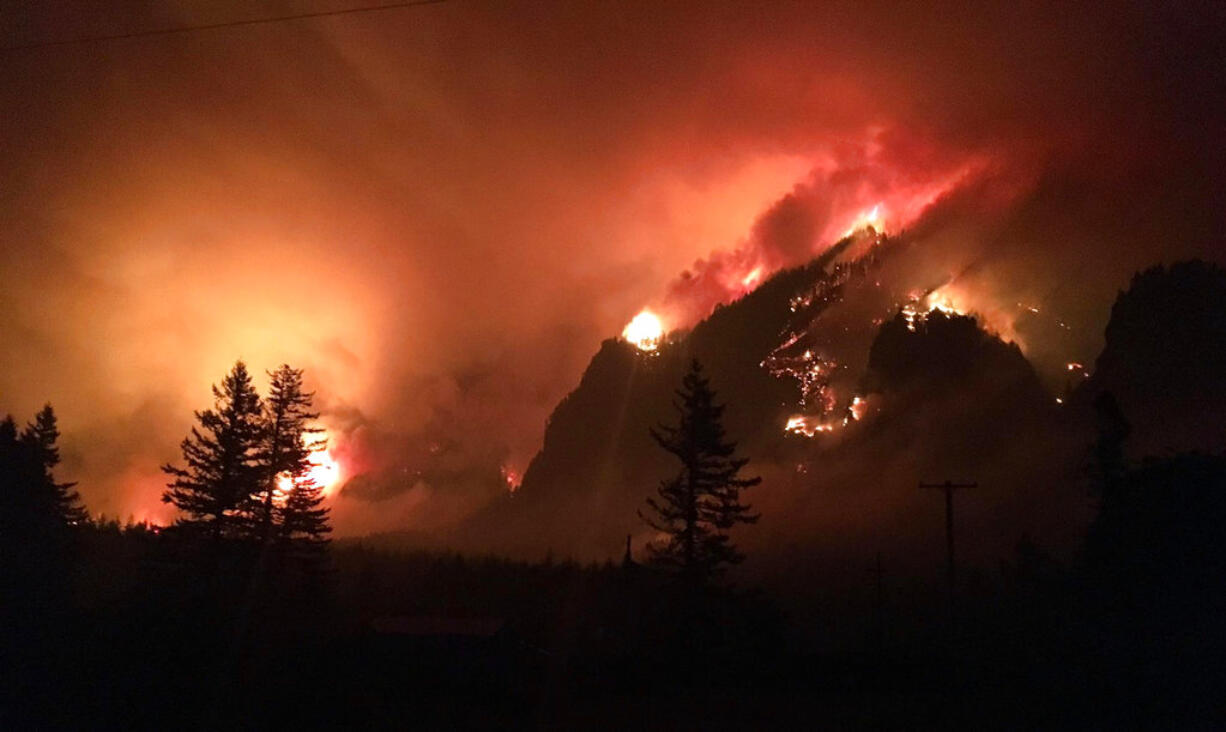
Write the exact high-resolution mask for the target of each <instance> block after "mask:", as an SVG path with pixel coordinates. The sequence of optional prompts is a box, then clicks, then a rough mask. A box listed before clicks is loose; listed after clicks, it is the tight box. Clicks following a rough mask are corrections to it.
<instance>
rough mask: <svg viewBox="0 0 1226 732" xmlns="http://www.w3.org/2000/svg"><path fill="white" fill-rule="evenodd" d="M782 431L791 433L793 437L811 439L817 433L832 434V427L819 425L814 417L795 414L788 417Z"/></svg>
mask: <svg viewBox="0 0 1226 732" xmlns="http://www.w3.org/2000/svg"><path fill="white" fill-rule="evenodd" d="M783 429H784V431H786V432H791V433H792V434H794V435H804V436H805V437H812V436H814V435H816V434H817V433H818V432H833V431H834V425H830V424H823V423H820V422H818V421H817V418H815V417H808V416H805V415H803V414H796V415H793V416H791V417H788V422H787V425H786V426H785V427H784V428H783Z"/></svg>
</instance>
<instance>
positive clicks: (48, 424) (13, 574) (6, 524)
mask: <svg viewBox="0 0 1226 732" xmlns="http://www.w3.org/2000/svg"><path fill="white" fill-rule="evenodd" d="M58 436H59V431H58V430H57V428H56V424H55V413H54V411H53V410H52V409H51V407H50V406H47V407H45V408H44V409H43V410H42V411H41V412H39V414H38V416H37V417H36V418H35V421H34V422H33V423H31V424H29V425H28V426H27V427H26V428H25V429H24V430H22V431H20V432H18V429H17V425H16V423H15V422H14V421H13V418H12V417H5V418H4V419H3V420H0V607H6V609H12V610H14V611H15V612H20V611H21V610H22V609H25V610H31V609H36V614H37V613H41V612H44V611H46V610H51V609H54V608H56V607H57V606H59V605H60V604H61V603H62V601H63V599H64V597H65V594H66V592H67V591H68V586H69V575H70V569H71V568H70V561H71V550H72V536H71V532H70V527H71V526H72V525H76V524H80V523H83V522H85V521H86V520H87V518H88V515H87V514H86V512H85V509H84V508H83V507H82V506H81V505H80V499H79V496H77V494H76V492H74V491H72V490H71V485H72V484H66V483H57V482H56V481H55V477H54V474H53V469H54V468H55V466H56V465H57V464H58V463H59V450H58V449H57V447H56V440H57V438H58ZM19 606H20V607H19ZM31 617H33V616H31Z"/></svg>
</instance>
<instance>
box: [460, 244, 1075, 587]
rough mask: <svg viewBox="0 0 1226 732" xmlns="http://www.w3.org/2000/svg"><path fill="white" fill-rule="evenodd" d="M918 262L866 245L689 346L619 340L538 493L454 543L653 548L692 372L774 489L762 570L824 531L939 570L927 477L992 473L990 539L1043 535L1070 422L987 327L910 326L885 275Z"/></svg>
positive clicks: (544, 466) (1007, 543) (600, 358)
mask: <svg viewBox="0 0 1226 732" xmlns="http://www.w3.org/2000/svg"><path fill="white" fill-rule="evenodd" d="M903 249H904V244H900V243H898V242H894V241H891V240H889V239H887V238H885V237H879V236H876V235H875V234H873V233H872V232H867V234H866V235H861V236H860V237H854V238H849V239H846V240H844V241H842V242H840V243H839V244H838V245H836V246H835V247H834V248H832V249H831V250H829V251H828V252H827V253H826V254H824V255H823V256H821V257H819V258H817V259H815V260H813V261H812V262H811V263H809V264H807V265H805V266H803V267H800V268H796V269H792V270H786V271H783V272H781V273H779V274H777V275H776V276H775V277H773V278H771V279H769V280H768V281H767V282H765V283H764V284H763V285H762V286H761V287H759V288H758V289H756V290H754V291H753V292H751V293H749V294H747V295H746V296H744V297H743V298H741V299H739V300H737V301H735V302H733V303H730V304H728V305H725V306H721V307H719V308H717V309H716V310H715V311H714V312H713V313H712V314H711V315H710V316H709V317H708V318H707V319H705V320H703V321H702V322H700V323H699V324H697V325H696V326H695V327H694V328H693V329H692V330H691V331H689V332H679V333H673V334H670V336H669V337H668V338H667V339H666V342H665V343H663V344H662V345H661V347H660V348H659V350H657V351H652V352H642V351H639V350H638V349H636V348H635V347H634V346H633V345H631V344H630V343H627V342H625V341H622V340H619V339H610V340H608V341H605V342H604V343H603V344H602V345H601V348H600V350H599V352H598V353H597V354H596V355H595V356H594V357H593V359H592V361H591V363H590V364H589V365H588V368H587V370H586V372H585V373H584V375H583V377H582V379H581V381H580V383H579V385H578V387H577V388H576V389H575V390H574V391H573V392H571V394H569V395H568V396H567V397H566V398H565V399H563V400H562V402H561V403H560V404H559V405H558V406H557V408H556V409H555V410H554V413H553V415H552V416H551V417H550V420H549V422H548V425H547V428H546V432H545V438H544V444H543V446H542V449H541V451H540V452H539V453H538V454H537V455H536V457H535V458H534V459H533V461H532V463H531V465H530V466H529V468H528V470H527V471H526V473H525V476H524V480H523V483H522V485H521V487H520V488H519V490H518V491H517V492H516V493H515V494H513V495H510V496H508V497H506V498H505V499H503V500H500V501H498V502H496V503H495V504H494V505H492V506H491V507H489V508H488V509H487V510H485V511H484V512H482V513H480V514H479V515H477V516H476V517H474V518H473V519H472V520H471V521H469V522H468V523H467V524H466V525H464V526H463V527H461V529H460V530H459V531H458V532H457V533H456V534H455V539H454V542H453V543H454V544H455V545H457V546H473V545H474V544H475V545H476V547H475V548H478V549H481V550H485V551H494V552H501V553H510V554H512V555H516V556H525V557H540V556H543V555H544V554H545V553H546V552H553V553H554V554H556V555H560V556H576V557H580V558H585V559H588V558H591V559H603V558H608V557H613V556H620V554H621V552H622V550H623V548H624V543H625V538H626V536H627V535H630V536H632V537H633V541H634V545H635V547H636V548H638V547H641V546H642V544H643V543H645V542H646V541H648V540H650V538H651V535H650V533H648V532H646V531H645V526H644V525H643V524H642V522H641V521H640V519H639V518H638V516H637V515H636V509H637V508H639V507H640V506H641V505H642V503H643V500H644V498H645V497H646V496H647V495H648V494H649V493H650V492H652V491H653V490H654V487H655V485H656V484H657V482H658V481H659V480H661V479H662V478H664V477H666V476H668V475H669V474H670V472H671V471H672V470H674V466H673V465H672V464H671V462H670V460H671V458H670V457H669V456H668V455H667V454H666V453H664V452H663V451H661V450H660V449H659V448H658V447H657V446H656V445H655V444H654V442H653V441H652V440H651V438H650V435H649V432H648V429H649V428H650V427H652V426H654V425H656V424H658V423H661V422H669V421H672V420H673V419H674V412H673V407H672V397H673V390H674V389H675V388H676V387H677V386H678V384H679V383H680V381H681V375H682V373H683V370H684V368H685V367H686V365H688V363H689V362H690V360H691V359H693V358H697V359H699V360H700V361H701V362H702V363H703V365H704V366H705V368H706V372H707V373H708V374H709V376H710V378H711V383H712V385H713V387H714V388H715V389H716V390H717V391H718V393H719V399H720V400H721V401H722V402H724V403H725V404H726V405H727V411H726V418H725V423H726V427H727V429H728V434H729V436H730V437H731V438H733V439H735V440H738V441H739V443H740V452H741V453H743V454H745V455H747V456H749V457H750V458H751V460H752V462H751V463H750V468H749V469H750V474H759V473H760V474H762V475H763V476H764V478H765V479H766V480H765V482H764V484H763V485H762V486H761V487H760V488H756V489H754V493H753V494H752V495H750V496H749V499H750V500H751V502H754V503H755V504H756V505H757V506H758V507H759V508H760V509H761V510H762V512H763V516H764V518H763V519H762V522H761V524H760V525H759V526H757V527H755V528H753V529H751V530H750V531H748V532H746V534H745V535H744V537H742V539H741V540H743V541H744V542H746V543H747V545H748V546H749V547H750V548H751V550H752V549H755V548H760V549H762V550H763V551H759V552H757V554H758V555H759V556H764V557H769V555H771V554H772V553H777V552H778V551H779V548H780V547H781V546H791V547H796V548H798V550H801V551H806V552H807V551H808V549H805V548H804V547H808V546H809V545H810V544H811V540H812V539H813V537H815V536H822V537H825V539H824V541H825V542H826V544H827V549H828V550H829V549H830V546H829V545H830V544H831V539H830V537H832V536H834V537H838V538H837V542H843V540H851V539H852V538H853V537H856V538H859V539H864V538H865V537H872V539H871V541H869V542H868V543H869V544H871V545H872V546H875V547H881V546H884V545H888V546H890V548H891V551H896V552H897V553H899V554H905V555H907V556H909V557H911V558H912V560H913V561H915V562H916V563H917V564H918V563H920V562H921V560H920V559H919V558H920V557H923V561H927V559H928V558H929V557H927V556H926V554H925V552H926V551H927V550H926V549H924V550H919V549H918V548H917V547H919V546H920V545H923V546H924V547H928V548H931V549H932V550H933V551H934V552H936V551H937V550H939V549H940V547H941V546H942V545H941V543H940V542H939V541H933V540H932V538H933V537H932V531H933V526H938V527H939V523H936V524H932V523H930V522H929V521H928V518H929V517H927V516H924V518H923V521H917V520H916V510H917V508H918V507H920V506H923V507H934V506H935V505H936V504H934V503H933V502H932V497H930V496H926V495H921V494H919V493H918V491H917V490H916V488H915V484H916V481H917V480H920V479H929V478H943V477H947V476H949V477H976V478H979V479H980V480H981V481H982V482H984V483H985V486H986V487H985V489H984V491H983V495H982V496H981V497H980V499H979V500H980V501H981V502H982V503H984V504H985V505H988V504H997V505H998V507H999V510H997V509H993V510H989V511H986V512H985V515H984V516H980V517H978V518H979V519H981V520H982V521H983V522H985V524H984V525H987V524H990V523H1001V524H1002V525H1003V524H1004V523H1007V519H1008V518H1010V517H1011V519H1012V521H1013V523H1014V524H1015V525H1017V524H1022V525H1024V524H1026V521H1025V520H1024V516H1026V515H1028V514H1029V513H1035V514H1037V513H1040V512H1039V511H1038V510H1037V509H1036V510H1034V511H1030V510H1029V509H1027V508H1026V506H1025V505H1022V504H1025V503H1026V501H1025V496H1026V488H1027V485H1028V484H1031V483H1034V484H1043V485H1045V486H1048V487H1050V485H1051V484H1052V481H1051V480H1047V478H1049V477H1050V476H1044V478H1043V479H1042V480H1039V479H1038V478H1036V476H1035V471H1034V470H1019V466H1022V465H1027V464H1028V463H1029V462H1031V461H1029V460H1028V459H1027V458H1026V457H1025V456H1024V455H1022V453H1023V452H1024V451H1025V450H1031V449H1035V446H1036V444H1037V443H1038V442H1042V443H1043V447H1042V450H1048V449H1049V447H1048V445H1047V438H1044V437H1042V436H1043V435H1047V434H1050V433H1051V429H1050V428H1051V426H1052V425H1053V424H1054V423H1055V417H1056V406H1055V403H1054V400H1053V399H1052V398H1051V397H1049V396H1048V395H1047V394H1046V393H1045V392H1044V389H1043V387H1042V385H1041V384H1040V382H1039V379H1038V378H1037V377H1036V375H1035V372H1034V370H1033V369H1032V368H1031V366H1030V364H1029V363H1028V362H1027V361H1026V359H1025V357H1024V356H1023V355H1022V353H1021V351H1020V350H1019V349H1018V348H1017V347H1016V346H1015V345H1012V344H1008V343H1004V342H1002V341H1001V340H1000V339H999V338H998V337H996V336H994V335H992V334H990V333H988V332H986V331H985V330H984V329H983V327H981V325H980V323H979V322H978V321H977V320H976V319H975V318H974V317H973V316H964V315H960V314H956V313H947V312H944V311H942V310H940V309H935V308H934V309H932V310H931V311H930V312H913V311H911V312H908V313H907V314H905V315H904V313H903V312H902V310H903V309H904V306H906V305H907V304H908V300H907V297H906V295H905V294H900V293H897V292H892V291H888V290H886V289H883V288H882V287H881V279H882V277H881V276H880V271H881V270H882V269H883V268H888V267H889V266H891V264H892V260H893V259H894V258H896V256H897V255H898V253H899V252H901V251H903ZM912 305H914V303H912ZM789 426H790V427H791V429H789ZM1061 460H1064V457H1063V456H1061V457H1060V458H1059V459H1057V458H1052V460H1050V461H1048V460H1041V461H1039V463H1041V464H1044V469H1045V470H1046V469H1047V465H1046V463H1049V462H1060V461H1061ZM1031 493H1032V494H1034V495H1036V496H1037V495H1039V494H1042V493H1043V491H1042V490H1037V491H1034V490H1032V491H1031ZM1066 502H1067V501H1066ZM1048 508H1050V506H1049V507H1048ZM1019 511H1020V512H1021V513H1022V514H1023V519H1019V517H1018V515H1017V513H1018V512H1019ZM1002 512H1008V513H1009V514H1010V517H1006V516H1005V515H1004V514H1003V513H1002ZM1056 513H1058V514H1059V513H1061V512H1060V511H1057V512H1056ZM934 518H936V517H934ZM907 524H910V526H909V527H907V526H906V525H907ZM1027 528H1028V529H1029V528H1033V527H1027ZM886 532H888V533H889V536H885V533H886ZM984 533H985V534H988V535H991V536H994V537H997V538H999V539H1000V541H996V542H994V544H995V545H996V546H995V547H994V548H995V549H1001V550H1004V549H1006V548H1007V549H1009V550H1011V548H1012V544H1013V542H1015V541H1016V539H1017V536H1016V535H1012V533H1010V535H1009V536H1008V537H1007V539H1005V538H1004V535H999V534H1000V532H998V531H985V532H984ZM997 535H999V536H997ZM908 544H914V545H915V547H916V548H908V549H904V548H903V547H904V546H905V545H908ZM862 550H863V547H860V548H859V549H857V551H862ZM828 553H829V552H828ZM836 553H837V552H836ZM775 558H776V559H778V558H779V557H775ZM931 558H932V559H933V560H934V561H935V560H936V559H937V557H936V555H935V554H934V555H933V557H931ZM785 563H786V560H785Z"/></svg>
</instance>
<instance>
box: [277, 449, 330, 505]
mask: <svg viewBox="0 0 1226 732" xmlns="http://www.w3.org/2000/svg"><path fill="white" fill-rule="evenodd" d="M324 444H325V445H326V444H327V443H326V442H325V443H324ZM307 460H308V462H309V463H310V467H309V468H307V471H306V475H304V476H303V477H302V482H304V483H306V482H312V483H314V484H315V485H318V486H320V487H321V488H323V492H324V495H327V494H329V493H331V492H332V489H333V488H335V487H336V485H337V483H339V482H340V477H341V465H340V463H338V462H337V461H336V458H334V457H332V453H331V451H330V450H328V448H327V447H320V448H319V449H317V450H313V451H312V452H311V454H310V456H309V457H308V458H307ZM293 487H294V479H293V478H292V477H291V476H289V475H284V474H282V475H280V476H277V490H276V494H275V496H274V497H275V498H277V499H279V500H285V497H286V496H288V495H289V492H290V491H291V490H292V489H293Z"/></svg>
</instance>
